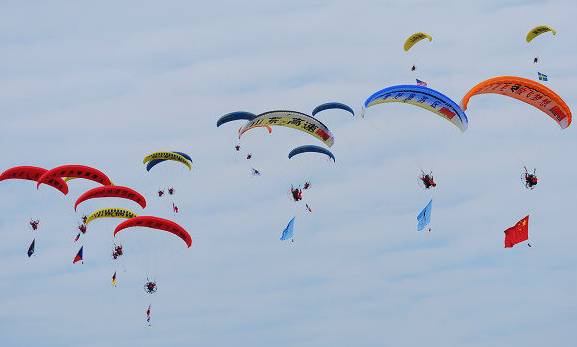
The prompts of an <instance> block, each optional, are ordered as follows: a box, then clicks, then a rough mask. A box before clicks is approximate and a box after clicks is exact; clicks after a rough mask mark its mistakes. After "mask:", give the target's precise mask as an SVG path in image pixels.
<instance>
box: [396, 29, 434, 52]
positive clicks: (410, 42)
mask: <svg viewBox="0 0 577 347" xmlns="http://www.w3.org/2000/svg"><path fill="white" fill-rule="evenodd" d="M424 39H428V40H429V42H431V41H432V40H433V38H432V37H431V35H429V34H427V33H423V32H418V33H414V34H412V35H411V36H409V37H408V38H407V39H406V40H405V43H404V44H403V49H404V50H405V52H408V51H409V50H410V49H411V48H412V47H413V46H414V45H415V44H416V43H417V42H419V41H421V40H424Z"/></svg>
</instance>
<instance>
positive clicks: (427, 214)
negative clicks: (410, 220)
mask: <svg viewBox="0 0 577 347" xmlns="http://www.w3.org/2000/svg"><path fill="white" fill-rule="evenodd" d="M432 208H433V199H431V201H429V203H428V204H427V206H425V208H424V209H423V210H422V211H421V213H419V215H418V216H417V221H418V224H417V231H421V230H423V229H425V227H426V226H427V225H429V223H431V209H432Z"/></svg>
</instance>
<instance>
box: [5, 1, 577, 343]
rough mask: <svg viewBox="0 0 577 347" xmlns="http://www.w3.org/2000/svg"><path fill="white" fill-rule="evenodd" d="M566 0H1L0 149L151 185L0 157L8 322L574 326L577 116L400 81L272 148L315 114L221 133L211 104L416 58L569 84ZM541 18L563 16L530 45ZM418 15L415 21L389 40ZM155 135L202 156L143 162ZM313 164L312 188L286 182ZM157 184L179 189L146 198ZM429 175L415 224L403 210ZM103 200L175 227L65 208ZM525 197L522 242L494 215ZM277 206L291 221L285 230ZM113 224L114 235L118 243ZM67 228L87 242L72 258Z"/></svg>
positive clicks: (281, 100)
mask: <svg viewBox="0 0 577 347" xmlns="http://www.w3.org/2000/svg"><path fill="white" fill-rule="evenodd" d="M575 13H577V5H576V4H575V2H574V1H570V0H567V1H521V0H500V1H476V2H464V1H445V2H443V4H442V5H440V4H439V3H437V4H432V2H429V1H424V0H423V1H408V0H407V1H400V2H392V3H389V4H387V3H386V2H383V1H377V0H375V1H355V2H353V1H318V0H307V1H301V0H294V1H290V2H284V3H280V2H279V3H273V2H270V1H260V0H258V1H252V2H249V3H247V2H236V1H220V2H203V3H200V2H190V1H164V2H157V1H123V2H122V3H121V4H120V3H119V2H118V1H98V2H78V1H77V2H69V1H50V2H41V1H29V2H26V3H23V2H21V1H8V0H7V1H3V2H2V4H0V120H1V122H0V124H1V125H0V131H1V133H0V149H1V156H0V171H3V170H5V169H7V168H9V167H12V166H16V165H36V166H41V167H45V168H51V167H55V166H58V165H62V164H67V163H78V164H85V165H90V166H94V167H97V168H99V169H101V170H102V171H104V172H106V173H107V174H108V175H109V176H110V177H111V179H112V180H113V181H114V182H115V183H116V184H119V185H126V186H129V187H132V188H134V189H137V190H138V191H140V192H142V193H143V194H144V195H145V196H146V197H147V198H148V201H149V206H148V207H147V209H146V211H144V212H141V211H140V207H138V206H137V205H135V204H133V203H131V202H125V201H121V200H117V199H100V200H92V201H89V202H86V203H84V204H83V205H82V206H81V208H79V212H78V213H75V212H74V210H73V208H72V206H73V202H74V200H75V199H76V197H77V196H79V195H80V194H81V193H82V192H83V191H85V190H86V189H89V188H92V187H94V186H95V185H94V183H92V182H85V181H80V180H78V181H72V182H70V184H69V185H70V193H69V195H68V196H66V197H64V196H62V195H61V194H60V193H59V192H57V191H55V190H53V189H51V188H50V187H47V186H42V187H41V188H40V189H39V190H36V189H35V187H34V184H33V183H31V182H25V181H5V182H2V183H1V184H0V196H1V197H2V198H1V199H0V211H2V212H0V235H1V242H0V259H1V263H2V265H1V266H0V292H1V293H2V295H0V345H2V346H31V345H39V346H103V345H105V344H107V345H122V346H161V345H163V346H191V345H196V346H230V345H231V344H235V345H240V346H271V345H275V346H279V347H284V346H421V345H428V346H544V345H548V346H560V345H571V341H573V342H574V341H575V340H576V339H577V337H576V336H575V326H576V324H577V313H576V312H577V276H576V275H577V270H576V266H577V252H576V251H575V245H576V244H577V236H576V234H575V230H574V225H573V221H572V215H573V213H574V207H575V192H577V180H575V178H574V175H575V172H576V171H577V165H575V160H574V157H575V156H574V150H575V148H577V140H576V138H575V127H574V126H573V127H570V128H569V129H566V130H560V128H559V127H558V126H557V125H556V124H555V123H554V122H553V121H552V120H551V119H550V118H548V117H547V116H546V115H544V114H543V113H541V112H539V111H538V110H536V109H532V108H531V107H530V106H528V105H526V104H523V103H520V102H517V101H515V100H513V99H508V98H505V97H501V96H495V95H487V96H477V97H475V98H473V99H472V100H471V102H470V103H469V109H468V111H467V114H468V117H469V130H468V131H467V132H466V133H460V132H459V131H458V130H457V129H456V128H455V127H453V126H452V125H451V124H449V123H448V122H446V121H445V120H443V119H440V118H438V117H436V116H434V115H433V114H431V113H428V112H426V111H425V110H422V109H418V108H414V107H412V106H408V105H401V104H385V105H379V106H376V107H373V108H370V109H368V110H367V112H366V117H365V118H364V119H361V118H359V117H357V118H353V117H351V116H350V115H349V114H347V113H345V112H340V111H328V112H325V113H321V114H319V118H320V119H321V120H322V121H323V122H324V123H325V124H327V126H328V127H329V128H330V129H331V130H332V131H333V133H334V134H335V145H334V146H333V147H332V151H333V153H334V154H335V156H336V158H337V161H336V163H335V164H333V163H332V162H330V161H327V160H325V159H324V158H323V157H320V156H314V155H311V156H307V155H304V156H301V157H299V158H294V159H293V160H289V159H287V154H288V152H289V151H290V150H291V149H292V148H294V147H296V146H298V145H303V144H317V140H315V139H314V138H312V137H308V136H306V135H303V134H301V133H298V132H296V131H293V130H291V129H286V128H275V129H274V131H273V134H272V135H268V134H267V133H266V131H264V130H262V131H261V130H259V129H257V130H254V131H252V132H249V133H247V134H246V135H245V136H244V137H243V140H242V143H241V146H242V150H241V152H240V153H237V152H235V151H234V148H233V147H234V146H235V145H236V144H237V140H236V130H237V129H238V126H240V124H239V123H236V124H233V123H231V124H227V125H225V126H223V127H220V128H216V126H215V122H216V119H217V118H218V117H219V116H220V115H222V114H225V113H228V112H232V111H237V110H245V111H250V112H254V113H260V112H264V111H268V110H272V109H293V110H298V111H302V112H307V113H308V112H310V111H311V110H312V109H313V108H314V107H315V106H316V105H318V104H320V103H322V102H326V101H333V100H334V101H341V102H344V103H347V104H350V105H351V106H353V108H355V110H356V111H357V113H360V105H361V103H362V101H364V99H365V98H366V97H367V96H368V95H370V94H372V93H373V92H374V91H376V90H379V89H381V88H383V87H386V86H390V85H395V84H403V83H414V80H415V77H418V78H420V79H422V80H425V81H427V82H428V83H429V85H430V86H431V87H432V88H435V89H437V90H439V91H441V92H443V93H445V94H446V95H448V96H450V97H451V98H453V99H454V100H456V101H459V100H460V98H461V97H462V96H463V95H464V94H465V93H466V92H467V91H468V89H469V88H470V87H472V86H473V85H474V84H476V83H478V82H480V81H482V80H484V79H486V78H489V77H493V76H498V75H503V74H506V75H518V76H523V77H527V78H532V79H535V78H536V74H537V71H540V72H544V73H546V74H547V75H549V77H550V81H549V82H547V83H548V84H547V85H548V86H550V87H551V88H553V89H554V90H556V91H557V92H558V94H560V95H561V96H563V97H564V98H565V100H566V101H567V103H568V104H569V106H570V107H573V106H574V105H575V103H576V102H577V97H576V96H575V93H574V90H575V88H574V85H575V83H577V70H576V67H577V63H576V59H575V57H576V55H577V47H576V46H575V37H576V35H577V31H576V30H575V26H574V23H573V22H574V15H575ZM539 24H549V25H552V26H553V27H555V28H556V29H557V31H558V35H557V36H556V37H554V38H552V37H551V36H550V35H547V36H546V37H542V38H539V39H538V40H535V42H534V44H533V45H528V44H527V43H526V42H525V40H524V37H525V34H526V32H527V31H528V30H529V29H530V28H532V27H534V26H536V25H539ZM415 31H426V32H428V33H430V34H431V35H432V36H433V41H432V42H431V43H428V42H426V43H422V44H420V45H418V46H415V47H414V49H413V50H412V51H411V52H410V53H409V54H407V53H405V52H403V50H402V48H401V47H402V43H403V41H404V39H405V38H406V37H407V36H408V35H409V34H411V33H412V32H415ZM536 55H538V56H539V57H540V64H539V65H538V67H536V66H534V64H533V62H532V61H533V57H534V56H536ZM413 63H415V64H417V68H418V69H417V73H413V72H411V71H410V69H409V68H410V66H411V65H412V64H413ZM163 149H164V150H177V151H183V152H186V153H188V154H190V156H191V157H192V158H193V161H194V169H193V170H192V171H190V172H189V171H188V170H186V168H184V167H182V166H180V165H178V164H174V163H167V164H164V165H159V166H158V167H156V168H155V169H154V170H152V171H151V172H150V173H147V172H146V170H145V169H144V167H143V165H142V163H141V162H142V158H143V156H144V155H146V154H147V153H149V152H152V151H156V150H163ZM247 153H253V155H254V158H253V159H252V160H251V161H247V160H245V159H244V156H245V155H246V154H247ZM524 165H526V166H527V167H530V168H533V167H536V168H537V170H538V171H537V172H538V174H539V176H540V179H541V182H540V184H539V186H538V187H537V189H535V190H534V191H527V190H525V188H524V187H523V185H522V182H521V174H522V170H523V166H524ZM252 167H254V168H257V169H259V170H260V171H262V173H263V174H262V176H260V177H253V176H251V175H250V169H251V168H252ZM421 169H424V170H429V169H430V170H433V171H434V173H435V177H436V179H437V183H438V186H437V189H435V191H425V190H423V189H422V188H420V187H419V186H418V184H417V181H416V177H417V175H418V173H419V171H420V170H421ZM305 180H311V182H312V190H310V191H306V192H305V200H306V202H307V203H308V204H309V205H311V207H312V209H313V213H312V214H308V213H307V212H306V211H305V210H304V207H303V205H302V204H296V203H294V202H292V201H291V200H290V197H289V195H288V190H289V187H290V185H291V184H294V185H299V184H302V183H303V182H304V181H305ZM169 186H174V187H175V189H176V195H174V197H167V196H165V197H163V198H162V199H159V198H158V197H157V196H156V191H157V190H158V189H166V188H167V187H169ZM430 198H433V217H432V223H433V224H432V227H433V231H432V232H431V233H418V232H417V231H416V219H415V218H416V215H417V214H418V212H419V211H420V209H421V208H422V207H424V206H425V205H426V203H427V202H428V201H429V199H430ZM171 199H172V201H174V202H175V203H176V204H177V205H178V206H179V207H180V213H179V214H177V215H176V214H174V213H173V212H172V211H171V202H172V201H171ZM102 207H126V208H130V209H133V210H134V211H135V212H137V213H144V214H150V215H157V216H161V217H165V218H170V219H172V220H175V221H177V222H178V223H180V224H181V225H183V226H184V227H185V228H186V229H187V230H188V231H189V232H190V234H191V235H192V238H193V246H192V247H191V248H190V249H186V247H184V244H183V243H182V242H181V241H180V240H178V239H177V238H174V237H171V236H170V235H167V234H163V233H155V232H147V231H146V230H136V229H135V230H131V231H127V232H126V233H124V234H121V235H120V236H119V237H118V238H117V239H116V240H114V239H112V230H113V229H114V226H115V225H116V223H117V222H118V221H117V220H98V221H95V222H93V223H91V225H90V226H89V231H88V233H87V234H86V235H84V236H83V237H82V238H81V240H80V241H79V242H77V243H74V242H73V239H74V237H75V235H76V231H77V230H76V226H77V222H78V221H79V219H80V217H81V215H82V214H83V213H89V212H90V211H91V210H94V209H97V208H102ZM527 214H530V216H531V217H530V218H531V219H530V238H531V243H532V245H533V247H531V248H529V247H527V246H526V245H525V244H521V245H518V246H517V247H515V248H513V249H504V248H503V230H504V229H505V228H507V227H509V226H512V225H513V224H515V222H517V221H518V220H519V219H521V218H522V217H524V216H525V215H527ZM293 216H296V225H295V233H296V235H295V243H294V244H291V243H287V242H280V241H279V237H280V233H281V231H282V229H283V228H284V226H285V225H286V223H287V222H288V220H289V219H290V218H291V217H293ZM30 218H39V219H40V221H41V222H40V230H39V231H37V232H34V233H33V232H32V231H31V230H30V228H29V226H28V221H29V219H30ZM33 238H36V251H37V252H36V255H35V256H33V257H32V258H30V259H28V258H27V257H26V250H27V248H28V245H29V243H30V242H31V240H32V239H33ZM113 242H120V243H122V244H123V246H124V248H125V256H124V257H123V258H122V259H121V261H119V262H113V261H112V260H111V258H110V252H111V248H112V244H113ZM80 245H84V250H85V261H84V264H75V265H73V264H72V258H73V257H74V255H75V253H76V251H77V250H78V248H79V247H80ZM114 271H117V272H118V280H119V284H118V286H117V287H116V288H113V287H112V286H111V284H110V278H111V276H112V273H113V272H114ZM147 277H148V278H151V279H154V280H156V281H157V283H158V287H159V290H158V292H157V293H156V294H154V295H148V294H145V293H144V291H143V288H142V286H143V285H144V282H145V281H146V279H147ZM149 304H151V305H152V311H153V317H152V326H151V327H148V326H147V325H146V322H145V318H146V317H145V310H146V308H147V307H148V305H149Z"/></svg>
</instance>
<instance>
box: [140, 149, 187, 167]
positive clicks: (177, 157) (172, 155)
mask: <svg viewBox="0 0 577 347" xmlns="http://www.w3.org/2000/svg"><path fill="white" fill-rule="evenodd" d="M189 158H190V157H189ZM156 159H160V160H162V161H165V160H171V161H177V162H179V163H181V164H182V165H184V166H186V167H187V168H188V169H189V170H192V165H191V164H190V162H189V161H188V159H187V158H186V157H185V156H183V155H181V154H179V153H177V152H154V153H151V154H149V155H147V156H146V157H144V159H143V160H142V163H143V164H146V163H148V162H149V161H152V160H156ZM155 165H156V164H155ZM153 166H154V165H153ZM151 167H152V166H151Z"/></svg>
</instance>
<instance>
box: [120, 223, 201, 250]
mask: <svg viewBox="0 0 577 347" xmlns="http://www.w3.org/2000/svg"><path fill="white" fill-rule="evenodd" d="M132 227H146V228H151V229H158V230H164V231H167V232H169V233H171V234H174V235H176V236H178V237H180V238H181V239H182V240H183V241H184V242H185V243H186V245H187V246H188V247H190V246H191V245H192V237H190V234H189V233H188V232H187V231H186V230H184V228H183V227H181V226H180V225H178V224H176V223H175V222H173V221H170V220H168V219H163V218H159V217H153V216H138V217H134V218H130V219H127V220H125V221H124V222H122V223H120V224H118V226H117V227H116V229H114V236H116V234H117V233H119V232H120V231H121V230H123V229H126V228H132Z"/></svg>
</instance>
